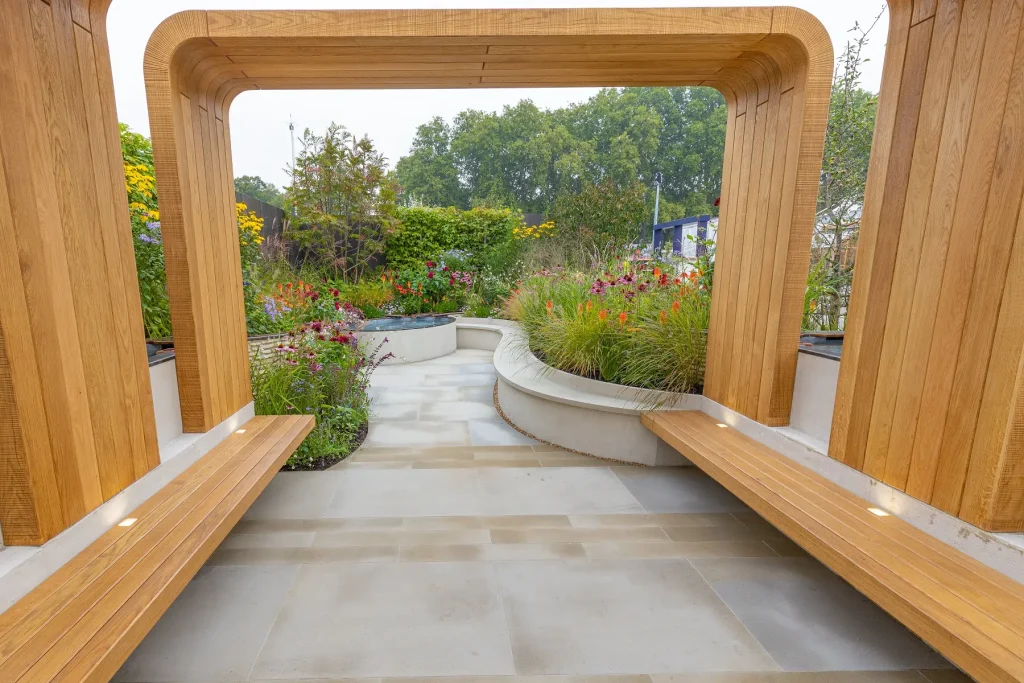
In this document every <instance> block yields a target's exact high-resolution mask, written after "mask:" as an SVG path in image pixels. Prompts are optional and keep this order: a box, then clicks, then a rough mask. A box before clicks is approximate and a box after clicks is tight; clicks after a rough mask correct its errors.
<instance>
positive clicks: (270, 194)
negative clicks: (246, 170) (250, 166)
mask: <svg viewBox="0 0 1024 683" xmlns="http://www.w3.org/2000/svg"><path fill="white" fill-rule="evenodd" d="M235 192H241V193H242V194H244V195H248V196H250V197H252V198H253V199H259V200H260V201H261V202H266V203H267V204H270V205H271V206H276V207H277V208H279V209H283V208H284V193H282V192H281V190H279V189H277V185H274V184H273V183H268V182H267V181H266V180H264V179H263V178H261V177H259V176H258V175H244V176H241V177H239V178H235Z"/></svg>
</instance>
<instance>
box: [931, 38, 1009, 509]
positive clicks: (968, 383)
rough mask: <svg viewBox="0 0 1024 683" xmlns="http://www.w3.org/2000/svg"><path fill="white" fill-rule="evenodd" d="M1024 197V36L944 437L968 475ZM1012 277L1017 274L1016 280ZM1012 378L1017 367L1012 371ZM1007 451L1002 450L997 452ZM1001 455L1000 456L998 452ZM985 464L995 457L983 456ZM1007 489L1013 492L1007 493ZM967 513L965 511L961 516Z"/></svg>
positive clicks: (944, 446) (946, 447) (945, 447)
mask: <svg viewBox="0 0 1024 683" xmlns="http://www.w3.org/2000/svg"><path fill="white" fill-rule="evenodd" d="M1022 195H1024V31H1022V32H1020V33H1019V35H1018V39H1017V50H1016V58H1015V60H1014V64H1013V69H1012V75H1011V79H1010V84H1009V89H1008V94H1007V97H1006V104H1005V107H1004V111H1003V118H1002V130H1001V131H1000V139H999V141H998V143H997V156H996V159H995V165H994V167H993V173H992V181H991V184H990V195H989V197H988V208H987V210H986V215H985V220H984V223H983V224H982V233H981V236H980V242H979V252H978V258H977V265H976V266H975V269H974V281H973V282H972V283H971V295H970V302H969V306H968V309H967V314H966V320H965V322H964V335H963V339H962V341H961V348H962V349H967V350H970V352H969V353H964V352H963V351H961V353H960V357H959V359H958V363H957V368H956V376H955V377H954V379H953V388H952V393H951V396H950V407H949V417H948V419H947V420H946V427H945V433H944V434H943V440H942V449H943V454H941V455H940V464H941V463H942V462H948V461H950V460H951V459H952V458H951V457H950V456H949V455H948V454H947V451H952V452H954V453H955V452H956V451H955V450H954V449H962V451H963V452H962V454H961V455H960V456H959V457H961V458H962V459H963V462H962V463H961V466H962V467H963V470H964V472H965V475H966V474H967V472H968V469H969V466H970V460H971V458H972V457H976V456H974V455H973V453H972V452H971V446H973V442H974V439H975V436H974V435H975V434H976V433H977V428H978V420H979V414H978V408H979V407H980V406H981V404H982V395H983V391H984V386H985V381H986V376H987V374H988V372H989V371H990V366H991V362H990V361H992V360H994V358H993V342H994V337H995V330H996V324H997V320H998V317H999V311H1000V303H1001V297H1002V296H1003V294H1002V290H1003V287H1004V285H1005V282H1006V279H1007V276H1008V275H1009V274H1011V273H1013V272H1017V273H1020V272H1021V271H1019V270H1018V271H1009V270H1008V267H1009V265H1010V256H1011V254H1012V253H1013V246H1014V241H1015V240H1014V237H1015V234H1017V233H1018V232H1019V224H1018V216H1019V212H1020V206H1021V197H1022ZM1011 277H1012V275H1011ZM1009 372H1010V374H1011V375H1013V374H1014V373H1013V370H1012V365H1011V368H1010V370H1009ZM998 450H1002V449H998ZM998 450H997V452H998ZM1008 455H1009V457H1008V460H1007V465H1009V468H1008V469H1012V467H1013V465H1012V464H1011V463H1012V462H1013V456H1012V452H1011V453H1008ZM981 457H983V458H984V459H986V460H989V459H990V458H991V456H990V455H985V456H981ZM1007 490H1012V488H1008V489H1007ZM962 513H963V511H962V510H961V514H962Z"/></svg>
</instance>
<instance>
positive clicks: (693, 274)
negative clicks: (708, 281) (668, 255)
mask: <svg viewBox="0 0 1024 683" xmlns="http://www.w3.org/2000/svg"><path fill="white" fill-rule="evenodd" d="M687 277H688V278H690V282H696V281H697V277H698V276H697V271H695V270H691V271H690V274H689V275H687Z"/></svg>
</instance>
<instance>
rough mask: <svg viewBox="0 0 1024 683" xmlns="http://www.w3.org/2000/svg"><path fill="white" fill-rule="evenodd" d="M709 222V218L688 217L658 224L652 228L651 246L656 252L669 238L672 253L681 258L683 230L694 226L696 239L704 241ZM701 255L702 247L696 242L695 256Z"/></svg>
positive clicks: (702, 252) (706, 236)
mask: <svg viewBox="0 0 1024 683" xmlns="http://www.w3.org/2000/svg"><path fill="white" fill-rule="evenodd" d="M710 221H711V216H690V217H689V218H678V219H676V220H674V221H669V222H668V223H658V224H657V225H655V226H654V242H653V243H652V245H651V246H652V248H653V249H654V251H655V252H658V251H659V250H660V249H661V246H662V245H663V244H664V243H665V241H666V240H668V239H669V238H671V239H672V253H673V254H675V255H677V256H681V255H682V253H683V234H684V231H685V229H686V228H688V227H691V226H694V225H696V226H697V239H699V240H706V239H707V238H708V223H709V222H710ZM703 255H704V245H703V244H701V243H700V242H698V243H697V256H698V257H700V256H703Z"/></svg>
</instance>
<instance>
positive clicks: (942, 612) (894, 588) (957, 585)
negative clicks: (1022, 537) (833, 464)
mask: <svg viewBox="0 0 1024 683" xmlns="http://www.w3.org/2000/svg"><path fill="white" fill-rule="evenodd" d="M644 422H645V424H647V425H648V427H649V428H651V429H653V430H654V431H655V432H656V433H657V434H658V435H659V436H661V437H662V438H663V439H666V440H668V441H669V443H671V444H672V445H673V446H674V447H675V448H677V450H680V452H682V453H684V454H686V455H687V456H689V457H692V458H693V459H694V461H695V462H696V463H697V464H698V465H700V466H701V467H702V468H703V469H705V471H707V472H708V473H709V474H711V475H712V476H713V477H715V478H716V479H717V480H718V481H719V482H720V483H723V484H725V485H726V487H727V488H729V489H730V490H731V491H733V493H735V494H737V495H739V497H740V498H742V499H744V500H745V501H746V502H747V503H748V504H750V505H752V506H753V507H754V508H755V509H756V510H757V511H758V512H760V513H761V514H763V515H765V516H766V517H767V518H768V519H769V521H771V522H772V523H773V524H776V525H777V526H779V527H780V529H782V530H783V531H785V532H786V533H787V534H789V535H790V536H791V537H793V538H794V540H797V541H798V542H799V543H800V544H801V545H803V546H804V547H805V549H807V550H809V551H810V552H811V553H812V554H814V555H815V556H817V557H819V559H822V560H823V561H824V562H825V563H826V564H828V565H829V566H830V567H832V568H833V569H834V570H835V571H837V572H838V573H839V574H840V575H841V576H843V578H845V579H847V580H849V581H851V582H852V583H853V584H854V585H855V586H856V587H857V588H858V589H860V590H861V591H862V592H864V593H866V594H867V595H868V596H869V597H871V598H872V599H874V600H876V601H877V602H879V604H881V605H882V606H883V607H885V608H886V609H887V610H889V611H890V613H892V614H893V615H894V616H896V617H897V618H898V619H900V620H901V621H903V622H904V623H905V624H907V625H908V626H910V627H911V628H912V629H913V630H915V631H916V632H917V633H918V634H919V635H921V636H922V637H924V638H925V639H926V640H928V641H929V642H930V643H931V644H932V645H933V646H935V647H937V648H938V649H939V650H940V651H941V652H942V653H943V654H945V655H946V656H947V657H950V658H951V659H953V661H954V662H956V663H957V664H958V665H959V666H961V667H962V668H964V669H965V670H966V671H967V672H968V673H971V674H972V675H974V676H976V677H978V678H979V679H981V680H1007V681H1009V680H1016V679H1017V678H1019V677H1020V676H1022V675H1024V661H1022V660H1021V652H1024V643H1022V640H1024V637H1022V631H1021V630H1020V628H1019V626H1020V622H1021V617H1020V614H1021V613H1022V610H1021V605H1022V603H1024V591H1022V590H1021V587H1020V586H1019V585H1017V584H1015V583H1014V582H1012V581H1009V580H1008V579H1006V577H1003V576H1002V575H999V574H998V573H997V572H995V571H994V570H991V569H989V568H987V567H984V566H983V565H981V564H980V563H978V562H976V561H974V560H972V559H970V558H968V557H966V556H965V555H963V554H962V553H960V552H959V551H957V550H955V549H953V548H949V547H943V546H942V544H939V543H938V542H937V541H935V540H934V539H932V538H930V537H928V536H927V535H926V534H924V533H923V532H920V531H918V530H916V529H914V528H912V527H910V525H909V524H906V523H905V522H902V521H901V520H899V519H898V518H894V517H886V518H878V517H875V516H874V515H870V514H869V513H868V512H867V509H866V508H867V507H869V505H868V504H867V503H866V502H865V501H862V500H860V499H859V498H857V497H856V496H853V495H852V494H850V493H849V492H846V491H845V490H842V489H839V488H838V487H836V486H835V485H833V484H831V482H828V481H827V480H824V479H822V478H821V477H820V476H819V475H817V474H814V473H813V472H810V471H809V470H807V469H806V468H803V467H802V466H800V465H797V464H796V463H793V462H792V461H789V460H788V459H786V458H784V457H782V456H780V455H778V454H776V453H774V452H773V451H770V450H768V449H767V448H765V447H763V446H761V445H760V444H757V443H756V442H753V441H752V440H750V439H748V438H746V437H744V436H741V435H739V434H738V433H737V432H735V430H731V429H724V430H722V429H719V428H718V427H717V426H716V425H715V421H714V420H712V419H711V418H709V417H708V416H706V415H703V414H701V413H651V414H648V415H647V416H645V417H644ZM797 501H799V502H797ZM813 509H816V510H817V513H814V512H812V510H813ZM880 548H887V549H889V550H891V553H890V552H888V551H887V550H880ZM893 561H895V564H891V563H892V562H893ZM956 607H959V610H957V609H956ZM962 612H966V613H967V615H968V616H969V618H965V615H964V614H963V613H962ZM989 613H992V614H998V615H999V616H998V618H996V617H990V616H988V614H989ZM1007 624H1015V625H1016V628H1014V629H1012V630H1011V629H1008V628H1007ZM1000 642H1002V643H1003V644H1002V645H1000V644H999V643H1000Z"/></svg>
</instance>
